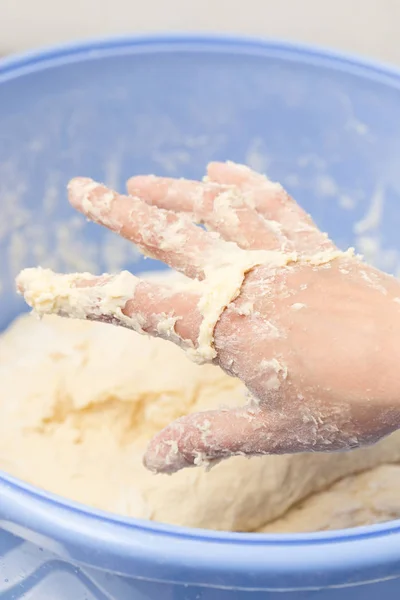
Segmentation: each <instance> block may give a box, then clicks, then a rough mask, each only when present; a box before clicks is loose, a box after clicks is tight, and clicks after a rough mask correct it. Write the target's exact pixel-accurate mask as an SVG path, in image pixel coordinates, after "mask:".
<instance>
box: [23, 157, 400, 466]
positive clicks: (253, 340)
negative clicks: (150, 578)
mask: <svg viewBox="0 0 400 600" xmlns="http://www.w3.org/2000/svg"><path fill="white" fill-rule="evenodd" d="M88 183H89V184H90V193H89V198H90V202H89V203H88V202H87V201H85V194H86V199H87V197H88V194H87V190H88ZM85 190H86V192H85ZM111 194H112V195H111V196H110V190H107V188H105V187H104V186H101V185H95V184H93V182H91V181H90V180H87V179H82V178H78V179H75V180H72V181H71V183H70V185H69V199H70V202H71V204H72V205H73V206H74V207H75V208H76V209H77V210H79V211H80V212H82V213H83V214H84V215H85V216H86V217H88V218H90V219H92V220H94V221H95V222H97V223H99V224H101V225H104V226H106V227H108V228H110V229H111V230H113V231H115V232H117V233H119V234H120V235H122V236H123V237H125V238H127V239H129V240H131V241H132V242H133V243H135V244H137V245H138V247H139V248H141V249H142V250H143V252H145V253H147V254H150V255H151V256H154V257H156V258H158V259H160V260H162V261H164V262H165V263H167V264H168V265H170V266H171V267H172V268H175V269H177V270H179V271H181V272H182V273H184V274H185V275H187V276H189V277H191V278H196V279H198V280H202V279H203V278H204V271H205V270H206V267H207V265H209V264H211V263H212V262H213V260H214V259H215V257H216V256H217V255H218V253H221V252H223V250H224V244H225V242H224V240H226V241H229V242H235V243H236V244H237V245H238V246H239V247H241V248H243V249H245V250H255V249H257V250H260V249H264V250H277V251H280V252H283V253H293V252H296V253H297V254H298V257H299V259H298V260H297V261H296V262H289V264H288V265H287V266H285V267H279V268H277V267H274V266H273V265H270V264H263V265H261V266H259V267H256V268H254V269H252V270H251V271H250V272H249V273H248V274H247V275H246V277H245V280H244V282H243V285H242V288H241V291H240V294H239V296H238V297H237V298H236V299H235V300H234V301H233V302H232V303H231V304H230V305H229V306H228V307H227V308H226V309H225V310H224V311H223V313H222V315H221V317H220V319H219V321H218V322H217V324H216V326H215V329H214V347H215V350H216V352H217V356H216V358H215V359H214V363H215V364H218V365H219V366H220V367H221V368H222V369H223V370H224V371H225V372H226V373H228V374H229V375H231V376H233V377H238V378H239V379H241V380H242V381H243V382H244V383H245V385H246V386H247V389H248V391H249V397H248V402H247V404H246V405H245V406H243V407H242V408H239V409H235V410H233V409H230V410H228V409H223V408H221V409H219V410H213V411H208V412H204V413H198V414H192V415H188V416H185V417H183V418H181V419H178V420H177V421H175V422H174V423H172V424H170V425H169V426H168V427H166V428H165V429H164V430H162V431H161V432H160V433H158V434H157V435H156V436H155V437H154V438H153V440H152V441H151V442H150V444H149V446H148V449H147V452H146V454H145V456H144V464H145V465H146V467H147V468H148V469H150V470H152V471H155V472H167V473H172V472H174V471H178V470H179V469H182V468H184V467H188V466H194V465H196V464H213V463H215V462H218V461H220V460H222V459H225V458H228V457H230V456H233V455H237V454H241V455H247V456H254V455H264V454H283V453H295V452H333V451H339V450H349V449H351V448H356V447H360V446H365V445H368V444H373V443H375V442H377V441H378V440H380V439H381V438H382V437H384V436H386V435H388V434H389V433H391V432H393V431H394V430H396V429H398V428H399V427H400V393H399V387H400V381H399V379H400V375H399V364H400V344H399V343H398V340H399V335H400V303H399V302H400V300H399V299H400V282H398V281H397V280H396V279H394V278H393V277H391V276H389V275H387V274H384V273H381V272H380V271H378V270H376V269H374V268H372V267H370V266H369V265H366V264H365V263H363V262H362V261H361V259H360V258H358V257H355V256H352V255H350V254H346V253H341V254H339V256H336V257H335V258H332V259H330V260H327V261H325V262H324V261H321V260H320V261H319V262H323V263H324V264H312V262H310V260H309V259H310V257H315V256H328V255H334V253H335V251H336V248H335V246H334V244H333V243H332V242H331V241H330V240H329V239H328V238H327V236H326V235H325V234H323V233H322V232H321V231H319V230H318V228H317V227H316V226H315V224H314V223H313V222H312V220H311V218H310V217H309V216H308V215H307V214H306V213H305V212H304V211H303V210H302V209H301V208H300V207H299V206H298V205H297V204H296V202H295V201H294V200H293V199H292V198H291V197H290V196H289V195H288V194H287V193H286V192H285V191H284V190H283V189H282V188H281V187H280V186H277V185H275V184H271V182H269V181H268V180H267V179H266V178H264V177H263V176H261V175H259V174H257V173H255V172H253V171H251V170H250V169H248V168H247V167H244V166H242V165H236V164H233V163H212V164H210V165H209V167H208V178H207V181H206V182H193V181H185V180H173V179H163V178H158V177H154V176H148V177H143V176H141V177H134V178H132V179H130V180H129V182H128V195H127V196H121V195H119V194H117V193H115V192H112V193H111ZM232 194H233V196H232ZM105 197H107V202H105V201H104V198H105ZM226 198H228V199H230V200H229V202H228V208H227V202H226V201H225V200H226ZM232 198H234V200H233V201H232ZM110 199H111V200H110ZM227 211H228V212H227ZM182 215H183V216H182ZM193 221H194V222H196V223H203V224H205V225H206V227H207V229H208V232H207V231H203V230H202V229H200V228H198V227H197V226H196V225H194V224H193ZM176 231H178V233H179V232H180V233H181V234H182V235H183V238H182V243H181V244H178V245H176V244H175V245H174V244H173V243H169V241H168V240H170V239H172V238H171V236H170V234H171V232H176ZM209 232H216V233H217V234H219V235H218V236H215V235H212V233H209ZM321 253H322V254H321ZM316 262H318V261H316ZM132 277H133V276H132ZM103 283H104V278H103V279H100V278H99V279H96V278H93V279H91V280H90V281H87V280H85V279H84V278H82V281H81V282H79V283H78V287H79V288H80V290H81V292H80V293H82V298H84V299H85V294H86V295H87V288H88V287H89V286H90V287H91V288H93V286H96V285H98V286H101V285H102V284H103ZM21 291H22V292H24V290H21ZM200 293H201V292H194V291H192V292H187V291H186V290H185V289H184V288H182V289H180V288H177V287H175V288H166V287H165V286H158V285H157V284H155V283H150V282H144V281H139V283H138V285H137V287H136V290H135V294H134V297H133V298H132V299H131V300H129V301H128V302H127V303H126V305H125V306H124V307H123V313H124V314H125V315H127V316H134V315H138V314H140V315H141V317H142V320H144V324H143V325H142V329H144V330H145V331H146V332H147V333H149V334H150V335H155V336H157V335H159V333H158V331H157V325H158V323H159V322H160V320H161V319H162V318H163V317H165V314H167V315H168V316H172V317H175V318H176V319H177V320H176V324H175V332H176V334H177V336H176V339H175V340H174V341H176V342H177V343H179V344H180V345H181V346H182V347H184V348H185V347H188V346H189V345H190V344H192V345H193V344H194V345H196V343H197V337H198V332H199V327H200V324H201V320H202V316H201V314H200V313H199V311H198V309H197V303H198V301H199V298H200ZM86 303H87V298H86ZM249 307H250V308H249ZM94 313H96V314H94ZM86 318H92V319H97V320H103V321H107V320H108V318H107V316H106V315H98V311H93V313H92V312H91V311H90V309H88V312H87V315H86Z"/></svg>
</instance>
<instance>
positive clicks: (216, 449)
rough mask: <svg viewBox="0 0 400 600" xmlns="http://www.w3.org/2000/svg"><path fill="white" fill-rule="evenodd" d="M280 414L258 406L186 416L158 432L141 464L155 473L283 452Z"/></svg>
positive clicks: (282, 427)
mask: <svg viewBox="0 0 400 600" xmlns="http://www.w3.org/2000/svg"><path fill="white" fill-rule="evenodd" d="M281 421H282V415H278V414H276V413H273V414H266V413H265V412H264V411H262V410H260V409H259V408H258V407H255V408H253V407H250V406H246V407H243V408H237V409H220V410H212V411H206V412H201V413H195V414H192V415H187V416H185V417H181V418H180V419H177V420H176V421H174V422H173V423H171V424H170V425H168V427H166V428H165V429H163V430H162V431H160V433H158V434H157V435H156V436H155V437H154V438H153V439H152V440H151V442H150V444H149V446H148V448H147V451H146V453H145V456H144V459H143V462H144V465H145V467H146V468H147V469H149V470H150V471H153V472H155V473H174V472H176V471H179V470H180V469H183V468H185V467H192V466H208V467H211V466H212V464H213V463H215V462H219V461H220V460H223V459H225V458H229V457H231V456H235V455H246V456H256V455H262V454H270V453H271V454H275V453H277V454H278V453H280V452H282V432H283V431H284V432H286V435H287V431H288V428H287V427H285V426H284V424H283V423H282V422H281Z"/></svg>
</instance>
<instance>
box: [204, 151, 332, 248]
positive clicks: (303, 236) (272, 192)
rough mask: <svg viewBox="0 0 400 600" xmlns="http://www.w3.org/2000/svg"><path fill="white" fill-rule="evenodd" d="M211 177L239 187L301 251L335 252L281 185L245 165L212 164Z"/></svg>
mask: <svg viewBox="0 0 400 600" xmlns="http://www.w3.org/2000/svg"><path fill="white" fill-rule="evenodd" d="M208 176H209V178H210V180H211V181H213V182H216V183H219V184H222V185H235V186H237V187H238V189H239V190H241V192H242V193H243V194H244V195H245V196H247V197H248V198H249V199H250V201H252V202H253V203H254V205H255V208H256V210H257V211H258V212H259V213H260V214H262V215H263V216H264V217H265V218H266V219H270V220H273V221H276V222H278V223H280V224H281V226H282V230H283V233H284V234H285V235H286V236H287V237H288V239H289V240H291V241H293V243H294V245H295V248H296V250H298V251H299V252H313V251H314V252H315V251H316V250H321V249H327V250H328V249H332V248H334V244H333V243H332V242H331V241H330V240H329V239H328V238H327V236H326V234H325V233H322V232H321V231H319V229H318V228H317V227H316V225H315V224H314V222H313V220H312V219H311V217H310V216H309V215H308V214H307V213H306V212H305V211H304V210H303V209H302V208H301V207H300V206H299V205H298V204H297V202H295V201H294V200H293V199H292V198H291V197H290V196H289V194H287V193H286V192H285V190H284V189H283V188H282V186H281V185H279V184H277V183H274V182H272V181H270V180H269V179H267V178H266V177H265V176H264V175H260V174H259V173H256V172H254V171H252V170H251V169H249V168H248V167H246V166H244V165H238V164H235V163H231V162H227V163H210V164H209V166H208Z"/></svg>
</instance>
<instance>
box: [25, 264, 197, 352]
mask: <svg viewBox="0 0 400 600" xmlns="http://www.w3.org/2000/svg"><path fill="white" fill-rule="evenodd" d="M17 288H18V291H19V293H21V294H22V295H23V296H24V298H25V300H26V302H27V303H28V304H29V305H30V306H31V307H32V308H34V309H35V311H36V312H37V313H38V314H39V315H43V314H57V315H60V316H68V317H72V318H76V319H88V320H94V321H101V322H108V323H113V324H115V325H122V326H124V327H128V328H130V329H134V330H135V331H138V332H139V333H147V334H149V335H152V336H156V337H163V338H165V339H169V340H171V341H173V342H175V343H177V344H178V345H180V346H182V347H186V348H187V347H190V348H192V347H194V346H195V345H196V342H197V338H198V334H199V328H200V323H201V315H200V314H199V312H198V310H197V304H198V302H199V296H198V295H197V294H195V293H186V292H185V291H183V290H179V289H174V288H171V287H167V286H162V285H158V284H156V283H155V282H150V281H144V280H141V279H138V278H137V277H135V276H134V275H132V274H131V273H128V272H127V271H123V272H122V273H119V274H118V275H102V276H101V277H95V276H94V275H90V274H88V273H82V274H73V275H59V274H56V273H53V272H52V271H50V269H25V270H24V271H21V273H20V274H19V276H18V278H17Z"/></svg>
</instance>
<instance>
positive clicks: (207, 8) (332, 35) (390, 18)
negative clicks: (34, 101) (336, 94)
mask: <svg viewBox="0 0 400 600" xmlns="http://www.w3.org/2000/svg"><path fill="white" fill-rule="evenodd" d="M399 23H400V2H399V0H334V1H331V0H329V1H328V0H143V1H140V0H111V1H107V0H105V1H104V2H101V0H68V1H63V2H61V1H60V0H0V54H6V53H10V52H16V51H21V50H25V49H30V48H34V47H38V46H43V45H48V44H53V43H57V42H65V41H69V40H76V39H80V38H88V37H93V36H104V35H113V34H124V33H138V32H139V33H144V32H154V31H166V30H167V31H207V32H229V33H239V34H250V35H253V34H255V35H262V36H270V37H280V38H286V39H290V40H297V41H302V42H308V43H315V44H319V45H323V46H329V47H334V48H337V49H340V50H345V51H350V52H354V53H358V54H363V55H366V56H370V57H374V58H377V59H380V60H385V61H389V62H395V63H397V64H398V65H400V44H399V41H398V40H399Z"/></svg>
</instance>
